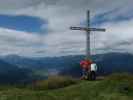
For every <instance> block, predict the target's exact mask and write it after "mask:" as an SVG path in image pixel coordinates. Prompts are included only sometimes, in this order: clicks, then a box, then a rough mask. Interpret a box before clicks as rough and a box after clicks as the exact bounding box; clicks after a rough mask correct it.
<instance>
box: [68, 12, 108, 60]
mask: <svg viewBox="0 0 133 100" xmlns="http://www.w3.org/2000/svg"><path fill="white" fill-rule="evenodd" d="M70 29H71V30H81V31H86V33H87V34H86V59H87V60H88V59H90V57H91V52H90V32H91V31H101V32H105V31H106V30H105V29H104V28H90V11H89V10H88V11H87V27H70Z"/></svg>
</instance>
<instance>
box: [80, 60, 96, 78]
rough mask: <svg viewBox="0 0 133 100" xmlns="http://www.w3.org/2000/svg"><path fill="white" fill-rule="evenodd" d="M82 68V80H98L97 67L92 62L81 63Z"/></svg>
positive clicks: (84, 61)
mask: <svg viewBox="0 0 133 100" xmlns="http://www.w3.org/2000/svg"><path fill="white" fill-rule="evenodd" d="M80 66H81V68H82V77H81V79H90V80H95V79H96V71H97V65H96V64H95V63H93V62H92V61H91V60H83V61H81V62H80Z"/></svg>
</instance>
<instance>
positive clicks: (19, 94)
mask: <svg viewBox="0 0 133 100" xmlns="http://www.w3.org/2000/svg"><path fill="white" fill-rule="evenodd" d="M56 79H57V80H55V79H50V80H49V81H46V82H44V81H43V82H40V83H39V84H36V86H34V87H33V88H30V87H23V88H15V87H9V88H4V87H3V88H1V89H0V100H133V76H132V75H129V74H113V75H110V76H108V77H105V79H104V80H99V81H78V80H72V79H68V78H65V79H66V80H67V81H65V79H62V78H60V79H59V81H58V78H57V77H56ZM52 80H54V81H52ZM68 81H69V82H68ZM66 82H68V83H67V84H66ZM57 83H58V84H60V85H57ZM40 84H41V85H40ZM43 84H44V85H43ZM52 84H56V85H52ZM63 84H66V85H64V86H65V87H64V88H62V86H63ZM70 84H72V85H70ZM48 85H49V86H50V85H51V86H55V87H56V86H61V88H60V87H58V88H59V89H57V88H56V89H54V88H52V89H49V88H46V86H48ZM68 85H70V86H68ZM38 86H39V88H38Z"/></svg>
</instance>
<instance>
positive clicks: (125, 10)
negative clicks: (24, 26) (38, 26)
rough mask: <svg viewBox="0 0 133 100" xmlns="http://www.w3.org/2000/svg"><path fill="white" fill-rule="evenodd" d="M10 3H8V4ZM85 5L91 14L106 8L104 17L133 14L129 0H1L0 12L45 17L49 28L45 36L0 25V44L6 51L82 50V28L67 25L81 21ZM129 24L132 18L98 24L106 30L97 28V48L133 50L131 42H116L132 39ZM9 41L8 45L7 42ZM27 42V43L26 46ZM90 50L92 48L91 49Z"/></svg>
mask: <svg viewBox="0 0 133 100" xmlns="http://www.w3.org/2000/svg"><path fill="white" fill-rule="evenodd" d="M14 2H15V4H14ZM9 3H10V6H8V5H9ZM7 6H8V7H7ZM88 9H89V10H90V11H91V18H92V17H94V16H95V15H98V14H101V13H104V12H109V13H108V14H107V15H106V16H104V17H105V18H107V19H113V18H114V17H118V16H129V17H132V15H133V13H132V10H133V7H132V1H131V0H122V1H120V0H5V1H1V4H0V13H1V14H2V13H3V14H15V15H23V14H24V15H29V16H37V17H40V18H42V19H47V20H48V22H49V24H48V27H49V30H50V31H49V33H48V34H46V35H45V36H40V35H35V34H32V33H31V34H30V33H25V32H18V31H15V30H14V31H13V30H7V29H0V34H1V35H2V36H1V37H0V40H1V41H0V43H1V42H2V43H3V46H5V47H3V48H5V49H6V48H8V52H10V53H15V52H18V53H19V54H23V55H37V53H38V55H39V56H40V55H41V56H60V55H68V54H84V52H85V34H84V32H80V31H71V30H69V27H70V26H76V25H80V22H83V21H84V20H85V18H86V10H88ZM132 25H133V20H132V18H131V19H130V20H127V21H120V22H119V23H116V22H108V23H105V24H103V25H101V26H99V27H105V28H107V31H106V32H105V33H97V32H96V36H95V38H96V40H95V42H96V44H95V48H96V52H99V51H102V52H103V51H110V50H116V49H117V50H118V49H122V50H124V51H130V52H131V51H132V50H133V48H132V47H131V44H130V46H129V45H127V44H126V43H125V45H124V44H123V45H121V46H119V44H120V43H121V41H126V40H132V36H133V35H132V31H133V29H132ZM42 28H43V26H42ZM2 33H5V34H2ZM20 33H21V34H20ZM7 39H9V40H10V41H11V40H12V42H10V43H7V42H8V40H7ZM13 40H14V41H16V43H14V41H13ZM19 40H20V41H19ZM92 41H94V40H92ZM128 42H130V41H128ZM131 42H132V41H131ZM10 44H11V46H9V45H10ZM22 44H23V45H22ZM33 44H34V45H33ZM38 44H41V45H40V46H39V48H37V47H35V45H38ZM6 45H7V46H6ZM18 45H19V46H18ZM27 45H30V46H29V47H27ZM0 47H1V49H0V51H1V52H3V53H5V52H4V49H3V48H2V46H0ZM92 47H94V44H92ZM15 48H16V49H15ZM23 50H24V52H23ZM92 51H94V50H93V49H92ZM39 52H40V53H39Z"/></svg>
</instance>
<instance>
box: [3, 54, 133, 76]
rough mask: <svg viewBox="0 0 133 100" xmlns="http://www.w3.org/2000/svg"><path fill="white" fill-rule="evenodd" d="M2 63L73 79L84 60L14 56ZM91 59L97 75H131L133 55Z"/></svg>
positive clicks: (6, 58)
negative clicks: (94, 64) (95, 66)
mask: <svg viewBox="0 0 133 100" xmlns="http://www.w3.org/2000/svg"><path fill="white" fill-rule="evenodd" d="M1 59H3V60H4V61H6V62H8V63H10V64H12V65H16V66H19V67H20V68H28V69H30V70H33V71H35V73H36V71H37V73H38V72H40V71H41V73H43V72H44V73H45V72H47V73H54V74H61V75H70V76H74V77H79V76H81V69H80V66H79V62H80V61H81V60H83V59H84V56H83V55H76V56H62V57H41V58H39V57H38V58H26V57H21V56H16V55H9V56H6V57H2V58H1ZM92 59H93V60H94V61H95V62H96V63H97V65H98V73H97V74H98V75H107V74H111V73H113V72H131V73H133V55H132V54H128V53H107V54H97V55H94V56H92Z"/></svg>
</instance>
